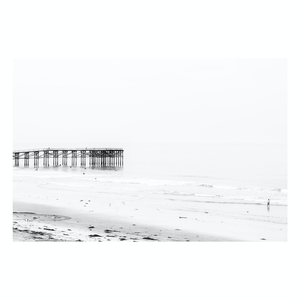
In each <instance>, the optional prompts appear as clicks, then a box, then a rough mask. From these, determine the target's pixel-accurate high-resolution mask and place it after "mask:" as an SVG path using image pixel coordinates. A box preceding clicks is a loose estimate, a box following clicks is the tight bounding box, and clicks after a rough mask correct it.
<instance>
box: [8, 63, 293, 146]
mask: <svg viewBox="0 0 300 300" xmlns="http://www.w3.org/2000/svg"><path fill="white" fill-rule="evenodd" d="M286 72H287V70H286V60H283V59H277V60H271V59H268V60H264V59H260V60H257V59H256V60H181V59H178V60H171V59H170V60H165V59H164V60H108V59H105V60H92V59H90V60H14V73H13V76H14V78H13V95H14V96H13V97H14V98H13V138H14V149H23V148H24V149H27V148H36V147H123V145H124V144H126V143H131V144H132V143H144V142H147V143H161V142H167V143H169V142H178V143H190V142H196V143H286V141H287V82H286V81H287V78H286V76H287V75H286Z"/></svg>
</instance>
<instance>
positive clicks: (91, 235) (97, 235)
mask: <svg viewBox="0 0 300 300" xmlns="http://www.w3.org/2000/svg"><path fill="white" fill-rule="evenodd" d="M89 237H90V238H92V237H101V235H99V234H89Z"/></svg>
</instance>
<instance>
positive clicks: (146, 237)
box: [143, 236, 157, 241]
mask: <svg viewBox="0 0 300 300" xmlns="http://www.w3.org/2000/svg"><path fill="white" fill-rule="evenodd" d="M143 240H151V241H157V239H154V238H152V237H150V236H145V237H143Z"/></svg>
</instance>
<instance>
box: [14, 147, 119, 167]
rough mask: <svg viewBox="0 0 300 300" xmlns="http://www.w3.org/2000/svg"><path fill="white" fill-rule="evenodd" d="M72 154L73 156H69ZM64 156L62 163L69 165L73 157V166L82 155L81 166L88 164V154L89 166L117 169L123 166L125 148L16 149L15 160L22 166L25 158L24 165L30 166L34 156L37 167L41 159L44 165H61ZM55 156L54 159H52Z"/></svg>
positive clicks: (15, 164) (17, 164) (16, 163)
mask: <svg viewBox="0 0 300 300" xmlns="http://www.w3.org/2000/svg"><path fill="white" fill-rule="evenodd" d="M70 154H71V156H69V155H70ZM60 156H61V157H62V165H63V166H67V165H68V158H69V157H71V164H72V166H73V167H76V166H77V157H80V160H81V163H80V165H81V167H85V166H86V164H87V156H88V159H89V166H90V167H92V168H103V169H115V168H122V167H123V164H124V163H123V161H124V159H123V157H124V150H123V149H107V148H104V149H101V148H91V149H88V148H81V149H80V148H79V149H58V148H55V149H50V148H47V149H35V150H23V151H14V152H13V160H14V166H15V167H19V166H20V159H24V167H29V160H30V158H33V161H34V162H33V165H34V167H35V168H38V167H39V160H40V159H41V158H42V159H43V166H44V167H49V165H50V160H49V158H50V157H51V162H52V164H53V166H54V167H58V166H59V157H60ZM52 158H53V159H52Z"/></svg>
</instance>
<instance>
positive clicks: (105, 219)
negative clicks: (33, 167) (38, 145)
mask: <svg viewBox="0 0 300 300" xmlns="http://www.w3.org/2000/svg"><path fill="white" fill-rule="evenodd" d="M45 175H46V173H44V174H43V176H41V177H40V176H39V175H37V173H36V172H35V171H32V172H30V171H29V172H28V173H27V172H26V174H25V173H23V174H22V173H21V174H14V182H13V194H14V200H13V212H14V214H13V219H14V220H13V222H14V223H13V240H14V241H102V242H104V241H132V242H140V241H287V206H282V205H272V202H271V207H270V211H268V210H267V206H264V205H257V204H253V203H252V204H251V203H242V204H239V203H229V202H227V203H218V202H214V201H211V199H209V198H207V199H206V198H203V200H201V201H192V200H191V199H189V197H188V196H186V197H184V198H180V200H179V199H178V200H177V198H176V195H175V196H172V195H170V196H169V195H165V196H164V197H163V198H162V197H161V194H157V191H158V190H156V187H155V189H153V188H152V187H151V186H150V187H149V186H146V185H145V186H142V185H139V186H136V187H135V186H132V184H127V185H126V184H121V185H120V184H119V183H118V182H116V183H114V182H113V181H111V179H110V181H108V182H107V183H106V182H103V181H101V180H99V181H98V180H97V178H93V177H91V176H92V175H90V177H87V175H80V174H76V176H74V175H73V176H71V175H68V174H60V176H54V175H53V173H51V174H50V173H49V174H47V176H45ZM98 175H99V174H98ZM102 176H103V175H102Z"/></svg>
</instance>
